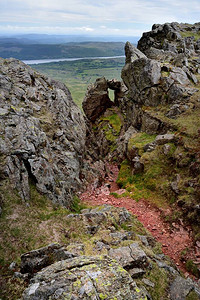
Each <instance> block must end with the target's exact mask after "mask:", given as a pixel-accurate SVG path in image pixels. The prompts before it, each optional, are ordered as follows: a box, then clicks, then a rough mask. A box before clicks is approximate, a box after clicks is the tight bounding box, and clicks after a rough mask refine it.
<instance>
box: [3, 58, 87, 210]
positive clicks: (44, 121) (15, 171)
mask: <svg viewBox="0 0 200 300" xmlns="http://www.w3.org/2000/svg"><path fill="white" fill-rule="evenodd" d="M0 106H1V107H0V109H1V110H0V139H1V142H0V145H1V146H0V156H1V158H2V159H1V167H0V173H1V176H4V177H5V176H9V178H10V181H11V184H12V185H13V186H14V187H15V188H17V190H18V191H19V194H20V196H21V197H22V199H24V200H25V201H27V200H29V197H30V190H29V180H31V181H32V183H33V184H35V185H36V187H37V189H38V190H39V191H40V192H42V193H44V194H46V195H47V196H48V197H49V198H50V199H52V201H53V202H54V203H59V204H61V205H65V206H70V201H71V199H72V195H73V193H74V192H75V191H76V190H77V188H78V187H79V185H80V181H79V173H80V167H81V163H82V154H83V149H84V143H85V122H84V119H83V116H82V113H81V111H80V109H79V108H78V107H77V106H76V105H75V103H74V102H73V100H72V98H71V95H70V92H69V91H68V89H67V88H66V86H65V85H64V84H62V83H59V82H56V81H54V80H51V79H49V78H47V77H45V76H43V75H40V74H39V73H37V72H35V71H34V70H32V69H31V68H30V67H28V66H26V65H25V64H24V63H22V62H20V61H18V60H15V59H9V60H3V59H0ZM2 161H3V162H2Z"/></svg>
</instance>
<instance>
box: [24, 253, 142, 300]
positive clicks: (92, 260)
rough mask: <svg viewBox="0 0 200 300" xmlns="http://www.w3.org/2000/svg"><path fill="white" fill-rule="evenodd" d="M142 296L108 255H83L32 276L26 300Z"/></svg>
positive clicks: (129, 297) (135, 297)
mask: <svg viewBox="0 0 200 300" xmlns="http://www.w3.org/2000/svg"><path fill="white" fill-rule="evenodd" d="M64 298H65V299H77V300H78V299H91V300H92V299H93V300H95V299H96V300H97V299H115V298H117V299H124V300H127V299H136V300H137V299H138V300H139V299H141V300H145V299H147V298H146V295H145V294H144V293H143V291H142V290H141V289H140V288H138V287H137V285H136V283H135V282H134V281H133V279H132V278H131V276H130V275H129V274H128V272H127V271H125V270H124V269H123V268H122V267H121V266H120V265H119V264H118V263H117V262H115V261H114V260H112V259H111V258H109V257H106V256H104V257H102V256H95V257H92V256H90V257H87V256H80V257H77V258H72V259H68V260H63V261H61V262H57V263H55V264H53V265H51V266H49V267H47V268H45V269H43V270H42V271H40V272H39V273H38V274H36V276H34V277H33V279H32V280H31V283H30V285H29V287H28V288H27V289H26V290H25V291H24V293H23V296H22V299H23V300H39V299H49V300H50V299H52V300H53V299H64Z"/></svg>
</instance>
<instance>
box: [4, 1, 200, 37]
mask: <svg viewBox="0 0 200 300" xmlns="http://www.w3.org/2000/svg"><path fill="white" fill-rule="evenodd" d="M174 21H177V22H183V23H195V22H200V0H107V1H106V0H99V1H98V0H0V34H5V33H12V34H15V33H48V34H81V35H89V34H90V35H95V36H97V35H127V36H140V35H141V34H142V32H144V31H149V30H151V26H152V25H153V24H155V23H161V24H163V23H165V22H174Z"/></svg>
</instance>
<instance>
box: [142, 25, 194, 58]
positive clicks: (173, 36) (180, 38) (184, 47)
mask: <svg viewBox="0 0 200 300" xmlns="http://www.w3.org/2000/svg"><path fill="white" fill-rule="evenodd" d="M199 29H200V24H199V23H195V24H183V23H181V24H179V23H175V22H173V23H165V24H162V25H161V24H154V25H153V26H152V30H151V31H149V32H145V33H143V35H142V38H141V39H140V40H139V42H138V49H139V50H140V51H142V52H143V53H145V54H146V55H147V56H148V57H150V56H151V55H152V54H153V53H154V52H155V49H156V50H157V51H159V50H161V49H162V50H164V52H168V53H169V54H171V55H170V56H171V58H172V57H173V56H174V54H175V55H177V54H178V53H184V54H186V55H187V56H188V55H193V54H194V53H195V51H198V49H199V42H198V40H197V41H195V39H194V37H193V36H192V35H193V34H195V33H198V32H199ZM184 33H187V37H184V36H185V35H184ZM190 34H191V36H190Z"/></svg>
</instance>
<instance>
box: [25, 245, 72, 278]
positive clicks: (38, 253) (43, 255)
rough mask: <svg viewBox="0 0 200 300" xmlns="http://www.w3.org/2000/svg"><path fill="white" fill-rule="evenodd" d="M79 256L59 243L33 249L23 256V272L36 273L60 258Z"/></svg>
mask: <svg viewBox="0 0 200 300" xmlns="http://www.w3.org/2000/svg"><path fill="white" fill-rule="evenodd" d="M75 256H77V255H76V254H74V253H71V252H69V251H67V249H66V248H65V247H63V246H61V245H59V244H57V243H52V244H50V245H48V246H46V247H43V248H40V249H37V250H32V251H30V252H27V253H25V254H23V255H22V256H21V266H20V270H21V273H31V274H32V273H34V272H37V271H39V270H41V269H42V268H44V267H46V266H48V265H50V264H52V263H54V262H56V261H59V260H63V259H67V258H71V257H75Z"/></svg>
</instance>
